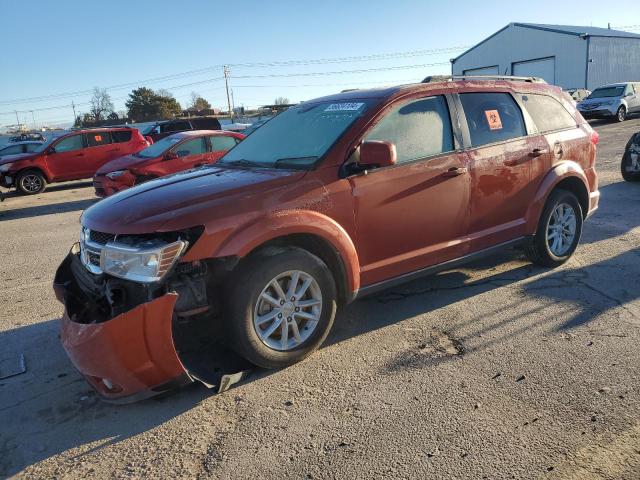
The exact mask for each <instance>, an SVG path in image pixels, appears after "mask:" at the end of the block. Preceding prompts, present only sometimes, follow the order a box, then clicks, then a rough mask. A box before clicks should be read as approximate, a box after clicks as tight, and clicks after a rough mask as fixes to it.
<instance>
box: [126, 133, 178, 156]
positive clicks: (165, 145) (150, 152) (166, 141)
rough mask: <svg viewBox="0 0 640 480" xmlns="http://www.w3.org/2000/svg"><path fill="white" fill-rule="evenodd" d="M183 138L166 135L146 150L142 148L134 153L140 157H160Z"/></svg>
mask: <svg viewBox="0 0 640 480" xmlns="http://www.w3.org/2000/svg"><path fill="white" fill-rule="evenodd" d="M181 140H182V137H174V136H171V137H165V138H163V139H162V140H158V141H157V142H156V143H154V144H152V145H149V146H148V147H147V148H145V149H144V150H141V151H139V152H138V153H134V155H135V156H136V157H140V158H155V157H159V156H160V155H162V154H163V153H164V152H166V151H167V150H169V149H170V148H171V147H173V146H174V145H175V144H176V143H178V142H180V141H181Z"/></svg>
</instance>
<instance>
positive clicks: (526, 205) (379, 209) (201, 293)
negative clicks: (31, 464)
mask: <svg viewBox="0 0 640 480" xmlns="http://www.w3.org/2000/svg"><path fill="white" fill-rule="evenodd" d="M597 143H598V135H597V134H596V133H595V132H594V131H593V130H592V129H591V127H590V126H589V125H588V124H587V123H586V122H585V120H584V119H583V118H582V116H581V115H580V114H579V113H578V112H577V111H576V109H575V107H574V106H573V102H572V101H571V100H570V99H569V98H568V97H567V96H566V95H565V94H564V93H562V91H561V90H560V89H559V88H557V87H553V86H549V85H547V84H545V83H544V82H541V81H538V80H537V79H519V80H518V81H516V79H512V80H510V81H506V80H502V79H488V78H484V79H479V78H475V79H474V78H462V79H455V80H452V81H446V82H439V83H428V84H425V83H423V84H416V85H404V86H397V87H392V88H383V89H374V90H356V91H350V92H344V93H341V94H337V95H332V96H328V97H324V98H318V99H316V100H311V101H308V102H305V103H303V104H300V105H297V106H294V107H292V108H290V109H288V110H286V111H285V112H283V113H281V114H280V115H278V116H277V117H275V118H273V119H272V120H271V121H269V122H267V123H266V124H265V125H263V126H262V127H261V128H259V129H258V130H256V131H255V132H254V133H252V134H251V135H250V136H248V137H247V138H246V139H245V140H243V141H242V142H241V143H239V144H238V145H237V146H236V147H234V148H233V149H232V150H230V151H229V152H228V153H227V154H226V155H225V156H224V157H223V158H222V159H220V160H219V161H218V162H217V163H216V164H214V165H211V166H208V167H204V168H200V169H196V170H191V171H189V172H183V173H179V174H175V175H170V176H167V177H164V178H160V179H157V180H155V181H153V182H148V183H145V184H142V185H138V186H136V187H133V188H131V189H129V190H126V191H124V192H121V193H120V194H118V195H116V196H113V197H110V198H107V199H104V200H102V201H101V202H98V203H97V204H95V205H93V206H91V207H90V208H89V209H87V210H86V211H85V212H84V213H83V215H82V218H81V224H82V225H81V231H80V242H79V243H78V244H76V245H74V246H73V247H72V250H71V252H70V254H69V255H68V256H67V258H66V259H65V260H64V262H63V263H62V265H61V266H60V267H59V269H58V272H57V274H56V279H55V281H54V288H55V291H56V294H57V296H58V298H59V299H60V300H61V301H62V302H63V303H64V305H65V313H64V316H63V318H62V334H61V338H62V343H63V346H64V348H65V350H66V351H67V353H68V355H69V357H70V358H71V361H72V362H73V364H74V365H75V366H76V368H77V369H78V370H79V371H80V372H81V373H82V374H83V375H84V377H85V378H86V379H87V381H88V382H89V383H90V384H91V385H92V386H93V387H94V388H95V389H96V390H97V391H98V392H99V394H101V395H102V396H103V397H104V398H107V399H110V400H118V401H125V400H132V399H135V398H140V397H142V396H148V395H153V394H157V393H160V392H162V391H165V390H167V389H169V388H171V387H174V386H176V385H179V384H182V383H184V382H190V381H194V380H196V379H201V378H203V377H202V376H201V375H200V372H199V371H198V369H197V366H196V364H197V362H195V361H194V351H195V350H194V349H195V345H199V347H198V348H199V349H200V351H201V352H202V354H203V355H207V354H211V353H212V352H214V351H220V350H216V349H218V348H220V349H224V348H225V347H226V346H227V345H228V346H230V347H232V348H233V350H235V353H230V354H229V355H230V356H232V355H239V356H241V357H244V359H246V360H248V361H249V362H251V363H253V364H255V365H258V366H261V367H266V368H279V367H284V366H287V365H291V364H293V363H295V362H298V361H300V360H302V359H303V358H305V357H306V356H308V355H309V354H311V352H313V351H314V350H315V349H317V348H318V347H319V346H320V345H321V344H322V342H323V341H324V339H325V338H326V337H327V334H328V333H329V330H330V329H331V326H332V324H333V321H334V317H335V314H336V309H337V307H338V306H339V305H342V304H345V303H347V302H351V301H353V300H354V299H357V298H360V297H362V296H364V295H367V294H371V293H373V292H376V291H379V290H381V289H383V288H387V287H390V286H393V285H397V284H399V283H402V282H406V281H409V280H411V279H414V278H416V277H418V276H420V275H425V274H430V273H434V272H437V271H440V270H443V269H450V268H452V267H454V266H455V265H457V264H459V263H461V262H466V261H469V260H472V259H475V258H478V257H479V256H482V255H487V254H489V253H491V252H495V251H496V250H497V249H503V248H506V247H515V246H518V247H520V248H522V249H524V250H525V251H526V253H527V255H528V256H529V258H530V259H531V260H532V261H533V262H535V263H538V264H541V265H544V266H546V267H556V266H558V265H561V264H562V263H564V262H566V261H567V259H569V258H570V257H571V255H572V254H573V253H574V251H575V249H576V247H577V245H578V242H579V240H580V235H581V232H582V222H583V221H584V220H585V219H586V218H587V217H588V216H589V215H591V214H592V213H593V212H594V211H595V210H596V208H597V207H598V199H599V196H600V194H599V192H598V180H597V175H596V171H595V169H594V165H595V160H596V144H597ZM362 321H366V319H364V318H363V319H362ZM203 332H206V338H208V339H209V340H210V341H208V342H205V341H204V339H205V333H203ZM216 345H218V346H216ZM196 350H197V349H196ZM222 383H223V382H222V381H221V387H222ZM227 383H228V382H227Z"/></svg>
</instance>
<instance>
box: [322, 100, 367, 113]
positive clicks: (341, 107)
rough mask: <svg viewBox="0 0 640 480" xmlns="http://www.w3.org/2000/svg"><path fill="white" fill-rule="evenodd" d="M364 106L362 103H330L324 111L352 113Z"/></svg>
mask: <svg viewBox="0 0 640 480" xmlns="http://www.w3.org/2000/svg"><path fill="white" fill-rule="evenodd" d="M363 106H364V103H362V102H350V103H332V104H331V105H329V106H328V107H327V108H325V109H324V111H325V112H354V111H357V110H360V109H361V108H362V107H363Z"/></svg>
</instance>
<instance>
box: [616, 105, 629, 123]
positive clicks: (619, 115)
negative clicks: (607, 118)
mask: <svg viewBox="0 0 640 480" xmlns="http://www.w3.org/2000/svg"><path fill="white" fill-rule="evenodd" d="M626 119H627V109H626V108H625V107H624V106H621V107H620V108H618V111H617V112H616V120H617V121H618V122H624V121H625V120H626Z"/></svg>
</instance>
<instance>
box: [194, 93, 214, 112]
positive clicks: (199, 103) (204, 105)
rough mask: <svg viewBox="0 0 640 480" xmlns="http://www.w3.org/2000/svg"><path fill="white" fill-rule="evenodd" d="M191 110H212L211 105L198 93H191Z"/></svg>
mask: <svg viewBox="0 0 640 480" xmlns="http://www.w3.org/2000/svg"><path fill="white" fill-rule="evenodd" d="M189 108H195V109H196V110H198V111H200V110H205V109H209V108H211V104H210V103H209V102H207V101H206V100H205V99H204V98H202V97H201V96H200V95H198V94H197V93H196V92H191V103H190V104H189Z"/></svg>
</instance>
